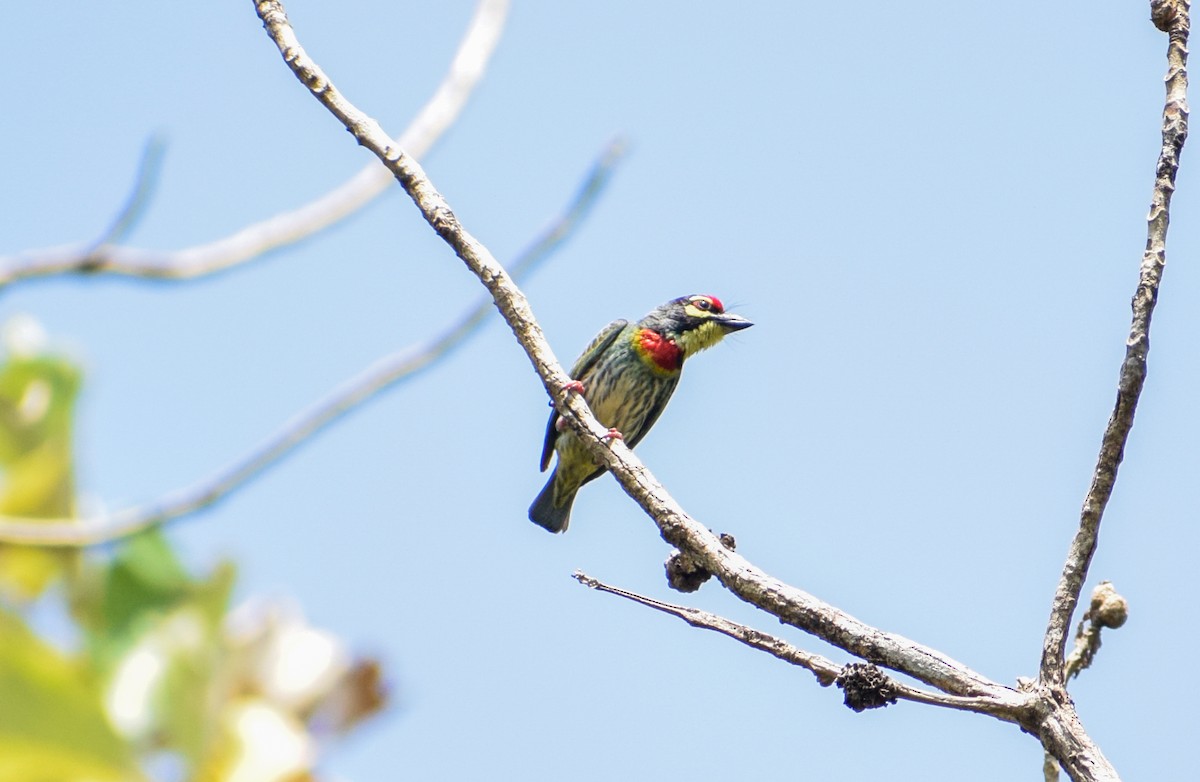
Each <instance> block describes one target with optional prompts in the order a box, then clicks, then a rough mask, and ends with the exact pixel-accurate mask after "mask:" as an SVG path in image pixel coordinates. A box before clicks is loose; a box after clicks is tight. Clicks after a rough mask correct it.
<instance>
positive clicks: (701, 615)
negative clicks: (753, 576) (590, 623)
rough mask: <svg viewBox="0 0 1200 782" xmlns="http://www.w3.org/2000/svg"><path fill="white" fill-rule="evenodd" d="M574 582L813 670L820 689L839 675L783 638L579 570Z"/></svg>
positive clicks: (829, 662) (825, 661)
mask: <svg viewBox="0 0 1200 782" xmlns="http://www.w3.org/2000/svg"><path fill="white" fill-rule="evenodd" d="M572 578H574V579H575V580H576V581H578V582H579V583H581V584H583V585H584V586H586V587H591V588H592V589H595V590H598V591H600V592H607V593H608V594H610V595H616V596H618V597H623V598H625V599H626V600H632V601H633V602H635V603H641V604H642V605H644V606H647V607H649V608H653V609H654V610H655V611H662V612H663V613H664V614H670V615H671V616H675V617H678V618H680V619H682V620H683V621H685V622H687V623H688V624H689V625H691V626H692V627H699V628H703V629H705V630H713V631H714V632H718V633H720V634H721V635H727V636H729V637H730V638H732V639H733V640H735V641H740V642H741V643H744V644H745V645H746V646H749V647H750V648H751V649H757V650H759V651H760V652H766V653H767V654H769V655H772V656H774V657H778V658H779V659H780V660H783V661H784V662H786V663H790V664H791V665H798V666H800V667H801V668H804V669H806V670H809V671H812V674H813V675H814V676H816V677H817V683H818V684H820V685H821V686H822V687H828V686H829V685H831V684H833V681H834V679H836V678H837V676H838V674H839V673H841V672H842V666H840V665H838V664H837V663H835V662H834V661H833V660H830V659H829V658H827V657H822V656H821V655H819V654H813V653H811V652H806V651H804V650H803V649H800V648H798V647H796V646H792V645H791V644H790V643H788V642H787V641H785V640H783V639H782V638H776V637H775V636H773V635H768V634H767V633H764V632H760V631H758V630H755V629H753V628H750V627H746V626H745V625H741V624H738V623H736V622H732V621H730V620H728V619H726V618H724V617H721V616H717V615H716V614H711V613H709V612H708V611H701V610H700V609H699V608H688V607H686V606H679V605H675V604H673V603H664V602H662V601H661V600H655V599H654V598H652V597H646V596H644V595H639V594H638V593H636V592H630V591H628V590H625V589H621V588H619V587H615V586H610V585H608V584H605V583H604V582H603V581H600V580H598V579H595V578H592V577H591V576H589V575H587V574H586V573H584V572H583V571H581V570H576V571H575V574H574V575H573V576H572Z"/></svg>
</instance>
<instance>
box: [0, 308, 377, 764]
mask: <svg viewBox="0 0 1200 782" xmlns="http://www.w3.org/2000/svg"><path fill="white" fill-rule="evenodd" d="M43 341H44V340H43V339H42V338H41V336H40V330H39V329H38V328H37V326H36V324H32V323H31V322H27V321H20V322H17V323H16V324H9V326H7V327H6V328H5V331H4V343H5V348H6V352H5V355H4V358H3V363H0V470H2V471H3V482H2V483H0V514H3V515H5V516H10V517H12V516H17V517H22V518H23V519H25V520H35V519H47V520H50V519H58V520H61V519H64V518H72V517H74V515H75V505H76V498H75V487H74V480H73V471H72V459H71V442H72V441H71V424H72V418H73V411H74V404H75V400H76V397H77V395H78V392H79V389H80V385H81V379H82V376H81V373H80V371H79V369H78V367H77V366H75V364H73V363H72V362H71V361H69V360H67V359H65V358H63V357H61V356H55V355H53V354H50V353H48V352H46V351H45V350H44V348H43V347H42V342H43ZM234 579H235V569H234V567H233V565H232V563H229V562H224V563H220V564H218V565H217V566H216V567H215V568H213V570H212V572H211V573H208V574H205V575H199V576H198V575H195V574H193V573H190V572H189V570H188V568H187V567H185V566H184V564H183V563H182V562H181V561H180V559H179V557H178V555H177V554H176V552H175V551H174V550H173V549H172V547H171V544H170V541H169V539H168V538H167V536H165V535H164V534H163V533H162V532H160V531H157V530H151V531H148V532H144V533H142V534H139V535H137V536H134V537H132V538H129V539H127V540H122V541H118V542H114V543H111V544H108V545H106V546H104V547H100V548H96V549H89V550H86V551H72V550H53V549H39V548H35V547H30V546H11V545H0V782H76V781H79V782H82V781H83V780H88V782H107V781H108V780H121V781H122V782H137V781H138V780H146V781H147V782H149V780H161V781H163V782H166V781H169V780H197V781H198V782H199V781H203V782H251V781H252V780H253V782H272V781H274V780H277V781H279V782H283V781H284V780H287V781H288V782H300V781H301V780H315V779H317V778H318V777H317V776H316V772H315V771H314V767H315V764H316V761H317V755H318V751H319V749H320V748H321V747H322V745H323V743H324V740H326V739H329V738H332V737H335V736H338V735H340V734H342V733H344V732H345V731H347V730H350V729H352V728H354V727H356V726H357V725H359V724H360V723H361V721H362V720H363V719H364V718H365V717H367V716H369V715H371V714H373V713H374V712H376V711H378V710H379V709H380V708H382V706H383V703H384V695H383V686H382V683H381V681H382V677H381V675H380V670H379V665H378V663H377V662H375V661H374V660H355V659H353V658H352V657H351V655H350V654H349V652H348V650H347V649H346V647H345V646H344V644H343V643H342V642H341V641H340V640H339V639H337V638H336V637H334V636H332V635H331V634H329V633H327V632H324V631H321V630H318V629H315V628H313V627H311V626H309V625H308V624H307V623H305V621H304V620H303V618H302V617H301V616H300V614H299V611H298V610H296V609H294V608H290V607H288V606H281V605H278V604H272V603H263V602H257V603H256V602H251V603H249V604H247V605H245V606H242V607H239V608H237V609H234V610H231V608H230V606H231V595H232V590H233V585H234Z"/></svg>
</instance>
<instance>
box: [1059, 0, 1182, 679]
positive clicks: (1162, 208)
mask: <svg viewBox="0 0 1200 782" xmlns="http://www.w3.org/2000/svg"><path fill="white" fill-rule="evenodd" d="M1190 7H1191V6H1190V3H1189V2H1188V1H1187V0H1154V2H1151V13H1152V17H1153V20H1154V23H1155V25H1156V26H1158V27H1159V29H1161V30H1163V31H1165V32H1166V33H1167V34H1168V43H1167V78H1166V92H1167V96H1166V103H1165V105H1164V106H1163V120H1162V148H1161V150H1160V151H1159V155H1158V163H1157V165H1156V167H1155V179H1154V191H1153V194H1152V195H1151V199H1150V213H1149V215H1148V216H1147V218H1146V250H1145V252H1144V253H1143V254H1142V262H1141V269H1140V271H1139V274H1138V284H1137V290H1136V291H1135V292H1134V294H1133V319H1132V322H1131V324H1130V326H1129V337H1128V339H1127V340H1126V342H1125V360H1124V361H1123V362H1122V363H1121V372H1120V376H1119V378H1118V381H1117V401H1116V405H1115V406H1114V407H1113V412H1112V416H1111V417H1110V418H1109V419H1108V426H1107V427H1105V430H1104V437H1103V439H1102V440H1101V443H1100V456H1099V458H1098V459H1097V461H1096V469H1095V471H1094V472H1093V474H1092V483H1091V486H1090V488H1089V489H1088V493H1087V497H1085V498H1084V501H1083V510H1082V512H1081V513H1080V520H1079V529H1078V531H1076V533H1075V538H1074V540H1072V541H1071V547H1070V550H1069V551H1068V553H1067V559H1066V563H1065V564H1064V565H1063V571H1062V576H1061V578H1060V579H1059V583H1058V587H1057V589H1055V592H1054V601H1053V604H1052V606H1051V609H1050V620H1049V623H1048V625H1047V627H1046V636H1045V639H1044V640H1043V643H1042V660H1041V669H1040V672H1039V679H1040V681H1041V683H1042V684H1044V685H1046V686H1048V687H1051V688H1053V689H1055V690H1058V691H1060V692H1061V691H1062V690H1063V688H1064V672H1065V669H1064V666H1063V653H1064V650H1065V646H1066V637H1067V630H1068V628H1069V627H1070V623H1071V616H1072V615H1073V614H1074V613H1075V608H1076V606H1077V605H1078V603H1079V593H1080V590H1082V589H1083V583H1084V581H1085V580H1086V579H1087V573H1088V567H1089V566H1090V564H1091V561H1092V556H1093V555H1094V554H1095V552H1096V541H1097V536H1098V534H1099V531H1100V520H1101V518H1102V517H1103V516H1104V508H1105V506H1106V505H1107V504H1108V500H1109V498H1110V497H1111V496H1112V491H1113V486H1114V485H1115V484H1116V480H1117V469H1118V467H1119V466H1120V464H1121V459H1122V458H1123V457H1124V455H1125V443H1126V441H1127V440H1128V439H1129V431H1130V429H1131V428H1132V427H1133V417H1134V413H1135V412H1136V410H1137V403H1138V397H1139V396H1141V393H1142V386H1143V384H1144V383H1145V381H1146V356H1147V354H1148V353H1149V351H1150V318H1151V316H1152V315H1153V314H1154V304H1155V302H1156V301H1157V299H1158V286H1159V283H1160V282H1161V280H1162V273H1163V266H1164V265H1165V263H1166V242H1167V226H1168V224H1169V222H1170V216H1171V215H1170V209H1171V195H1172V194H1173V193H1174V192H1175V175H1176V173H1177V172H1178V171H1179V153H1180V152H1181V151H1182V149H1183V143H1184V141H1185V140H1186V139H1187V130H1188V104H1187V41H1188V30H1189V27H1190V16H1189V14H1190Z"/></svg>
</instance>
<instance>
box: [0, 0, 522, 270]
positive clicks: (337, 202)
mask: <svg viewBox="0 0 1200 782" xmlns="http://www.w3.org/2000/svg"><path fill="white" fill-rule="evenodd" d="M508 6H509V3H508V0H480V2H479V5H478V6H477V7H476V9H475V13H474V15H473V16H472V18H471V22H470V25H469V27H468V29H467V32H466V34H465V35H464V37H463V39H462V42H461V43H460V44H459V47H458V51H457V53H456V54H455V56H454V60H453V62H451V64H450V69H449V71H448V72H447V73H446V75H445V77H443V79H442V83H441V84H440V85H439V86H438V88H437V91H436V92H434V94H433V96H432V97H431V98H430V99H429V101H428V102H427V103H426V104H425V105H424V106H423V107H422V108H421V110H420V112H419V113H418V114H417V116H416V118H415V119H413V121H412V122H411V123H410V124H409V126H408V128H407V129H405V131H404V133H402V134H401V135H400V136H399V137H397V139H396V143H397V144H399V145H401V146H403V147H404V148H405V149H408V150H410V151H411V152H412V154H414V155H417V156H419V157H424V156H425V155H426V154H427V153H428V152H429V150H430V149H431V148H432V147H433V145H434V143H436V142H437V140H438V139H439V138H440V137H441V136H442V134H443V133H444V132H445V131H446V129H447V128H448V127H450V125H451V124H453V122H454V121H455V120H456V119H457V118H458V116H459V114H460V113H461V112H462V109H463V107H464V106H465V105H466V102H467V99H468V98H469V97H470V95H471V93H472V91H473V90H474V88H475V85H476V84H478V82H479V80H480V78H481V77H482V76H483V73H484V70H485V69H486V67H487V63H488V61H489V60H490V58H491V55H492V52H493V51H494V50H495V48H496V44H497V42H498V41H499V40H500V33H501V32H502V30H503V29H504V22H505V19H506V17H507V15H508ZM391 183H392V177H391V175H390V174H389V173H388V171H387V170H386V169H384V168H383V167H381V166H379V165H377V164H376V163H375V162H374V161H371V162H370V163H367V164H366V165H365V166H363V168H362V169H361V170H360V171H359V172H358V173H357V174H355V175H354V176H352V177H351V178H350V179H348V180H347V181H346V182H344V183H343V184H341V185H339V186H338V187H337V188H335V189H333V190H331V191H330V192H328V193H326V194H325V195H323V196H321V197H320V198H317V199H316V200H314V201H311V202H309V203H307V204H304V205H303V206H300V207H298V208H296V209H293V210H291V211H288V212H282V213H280V214H277V215H275V216H273V217H270V218H267V219H266V220H263V221H261V222H258V223H254V224H252V225H248V226H246V227H244V228H242V229H240V230H238V231H236V232H235V233H233V234H231V235H229V236H226V237H223V238H220V239H217V240H215V241H212V242H209V243H207V244H201V245H196V246H193V247H186V248H183V249H179V250H167V251H159V250H147V249H142V248H137V247H121V246H116V245H114V244H112V242H114V241H116V239H115V238H109V239H108V241H103V242H101V243H99V244H96V243H92V244H84V245H78V244H76V245H65V246H59V247H48V248H42V249H37V250H27V251H25V252H21V253H18V254H16V255H11V256H8V257H0V286H4V285H7V284H8V283H11V282H14V281H16V280H23V279H27V278H31V277H46V276H51V275H56V274H74V273H80V272H87V273H94V274H114V275H120V276H127V277H136V278H141V279H149V280H191V279H194V278H196V277H203V276H205V275H209V274H214V273H216V272H221V271H225V270H226V269H229V268H231V267H233V266H237V265H238V264H241V263H245V262H246V261H249V260H252V259H254V258H257V257H259V256H261V255H263V254H264V253H267V252H269V251H271V250H275V249H278V248H279V247H283V246H286V245H289V244H293V243H295V242H298V241H300V240H301V239H303V238H305V237H307V236H311V235H312V234H314V233H317V232H318V231H321V230H323V229H325V228H327V227H329V226H330V225H333V224H334V223H336V222H338V221H339V220H341V219H343V218H345V217H347V216H349V215H351V214H353V213H354V212H356V211H358V210H359V209H361V208H362V207H363V206H365V205H366V204H368V203H370V202H371V201H372V200H373V199H374V198H376V197H377V196H378V195H379V194H381V193H382V192H383V191H384V190H386V189H387V187H388V186H389V185H390V184H391Z"/></svg>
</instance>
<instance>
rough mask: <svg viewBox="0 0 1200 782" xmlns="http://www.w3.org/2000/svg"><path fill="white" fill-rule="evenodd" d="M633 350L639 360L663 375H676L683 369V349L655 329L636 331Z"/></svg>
mask: <svg viewBox="0 0 1200 782" xmlns="http://www.w3.org/2000/svg"><path fill="white" fill-rule="evenodd" d="M633 349H634V351H635V352H636V353H637V355H638V357H639V358H641V359H642V360H643V361H645V362H646V363H647V364H648V365H650V366H652V367H653V368H654V369H656V370H658V371H660V372H662V373H666V374H675V373H676V372H678V371H679V370H680V369H683V348H681V347H680V346H679V345H678V344H677V343H676V342H675V340H673V339H670V338H668V337H664V336H663V335H662V334H659V333H658V332H657V331H655V330H654V329H638V330H637V331H635V332H634V333H633Z"/></svg>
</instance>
